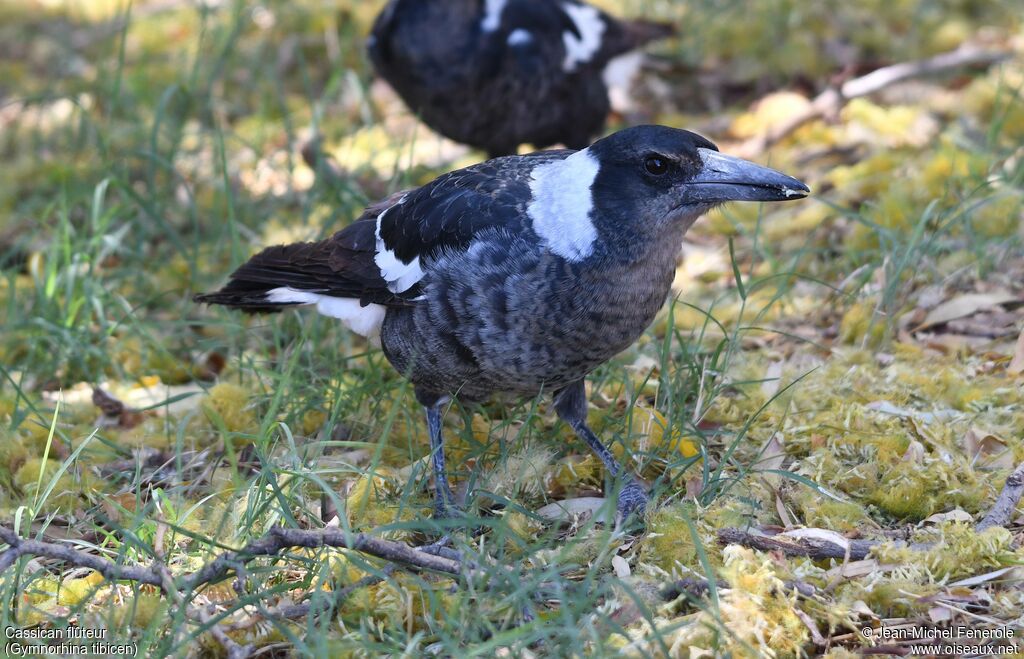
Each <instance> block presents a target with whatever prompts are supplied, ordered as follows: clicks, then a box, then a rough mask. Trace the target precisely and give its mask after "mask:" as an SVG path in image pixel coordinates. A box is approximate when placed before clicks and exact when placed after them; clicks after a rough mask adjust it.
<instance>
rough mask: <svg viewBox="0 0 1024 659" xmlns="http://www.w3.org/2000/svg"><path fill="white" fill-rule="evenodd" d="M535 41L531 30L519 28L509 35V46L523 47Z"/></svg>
mask: <svg viewBox="0 0 1024 659" xmlns="http://www.w3.org/2000/svg"><path fill="white" fill-rule="evenodd" d="M531 41H533V35H532V34H530V31H529V30H524V29H523V28H518V29H515V30H512V32H510V33H509V35H508V45H510V46H522V45H525V44H528V43H530V42H531Z"/></svg>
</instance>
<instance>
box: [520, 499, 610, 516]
mask: <svg viewBox="0 0 1024 659" xmlns="http://www.w3.org/2000/svg"><path fill="white" fill-rule="evenodd" d="M604 502H605V499H604V497H579V498H576V499H564V500H562V501H555V502H552V503H549V504H548V505H546V506H543V507H541V508H538V509H537V511H536V512H537V514H538V515H540V516H541V517H543V518H544V519H546V520H549V521H552V522H566V521H569V520H571V519H572V518H573V517H579V516H581V515H590V516H593V514H594V513H596V512H597V511H598V510H599V509H600V508H601V506H603V505H604Z"/></svg>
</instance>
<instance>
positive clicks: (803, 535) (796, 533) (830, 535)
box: [779, 529, 850, 551]
mask: <svg viewBox="0 0 1024 659" xmlns="http://www.w3.org/2000/svg"><path fill="white" fill-rule="evenodd" d="M779 535H780V536H783V537H786V538H796V539H797V540H813V541H815V542H827V543H829V544H832V545H836V546H837V547H842V549H843V551H849V550H850V541H849V540H848V539H846V538H844V537H843V536H842V535H840V534H838V533H836V532H835V531H829V530H828V529H793V530H792V531H783V532H782V533H780V534H779Z"/></svg>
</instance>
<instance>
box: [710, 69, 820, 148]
mask: <svg viewBox="0 0 1024 659" xmlns="http://www.w3.org/2000/svg"><path fill="white" fill-rule="evenodd" d="M801 61H802V60H801ZM810 105H811V102H810V101H809V100H808V99H807V97H806V96H804V95H802V94H798V93H796V92H790V91H782V92H775V93H773V94H769V95H768V96H765V97H764V98H763V99H761V100H760V101H758V103H757V104H756V105H755V106H754V109H753V111H751V112H746V113H744V114H741V115H740V116H738V117H736V119H734V120H733V122H732V125H731V126H730V127H729V132H730V133H731V134H732V135H733V136H734V137H737V138H741V139H747V138H751V137H755V136H757V135H762V134H764V133H765V132H766V131H768V130H770V129H771V128H773V127H775V126H778V125H780V124H782V123H784V122H786V121H788V120H789V119H791V118H792V117H794V116H796V115H800V114H803V113H804V112H806V111H807V109H808V108H809V107H810Z"/></svg>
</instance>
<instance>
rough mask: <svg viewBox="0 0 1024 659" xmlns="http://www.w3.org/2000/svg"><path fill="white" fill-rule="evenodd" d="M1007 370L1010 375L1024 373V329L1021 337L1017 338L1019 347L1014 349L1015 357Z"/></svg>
mask: <svg viewBox="0 0 1024 659" xmlns="http://www.w3.org/2000/svg"><path fill="white" fill-rule="evenodd" d="M1006 372H1007V373H1009V374H1010V375H1020V374H1021V373H1024V331H1021V333H1020V337H1018V338H1017V347H1016V348H1015V349H1014V351H1013V359H1011V360H1010V365H1009V366H1007V367H1006Z"/></svg>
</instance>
